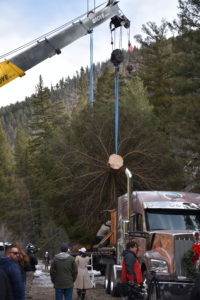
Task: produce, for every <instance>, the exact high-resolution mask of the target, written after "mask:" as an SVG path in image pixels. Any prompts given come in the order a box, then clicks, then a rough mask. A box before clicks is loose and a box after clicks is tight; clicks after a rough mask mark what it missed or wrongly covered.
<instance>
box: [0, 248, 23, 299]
mask: <svg viewBox="0 0 200 300" xmlns="http://www.w3.org/2000/svg"><path fill="white" fill-rule="evenodd" d="M18 257H19V250H18V248H16V247H13V246H12V245H11V246H8V247H7V248H6V250H5V257H2V258H1V259H0V269H3V271H4V272H5V273H6V275H7V277H8V279H9V282H10V287H11V290H12V295H13V300H25V287H24V281H23V277H22V273H21V270H20V266H19V264H18Z"/></svg>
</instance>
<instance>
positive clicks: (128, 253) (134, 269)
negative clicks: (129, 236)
mask: <svg viewBox="0 0 200 300" xmlns="http://www.w3.org/2000/svg"><path fill="white" fill-rule="evenodd" d="M137 252H138V245H137V243H136V242H129V243H127V244H126V250H125V251H124V252H123V254H122V255H123V261H122V278H121V281H122V283H126V282H129V283H131V284H135V285H136V286H140V285H142V282H143V278H142V272H141V268H140V264H139V261H138V258H137ZM131 299H132V298H131V297H129V298H128V300H131Z"/></svg>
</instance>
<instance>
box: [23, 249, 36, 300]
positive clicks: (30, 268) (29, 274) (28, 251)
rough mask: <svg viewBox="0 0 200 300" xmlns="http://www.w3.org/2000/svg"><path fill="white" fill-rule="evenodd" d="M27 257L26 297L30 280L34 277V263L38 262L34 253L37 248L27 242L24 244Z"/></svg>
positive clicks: (28, 293) (28, 292)
mask: <svg viewBox="0 0 200 300" xmlns="http://www.w3.org/2000/svg"><path fill="white" fill-rule="evenodd" d="M24 252H25V253H26V254H27V255H28V257H29V263H28V265H27V266H26V269H25V270H26V297H27V299H28V298H29V297H30V291H31V287H32V282H33V278H34V272H35V271H36V265H37V264H38V260H37V257H36V255H35V253H36V252H37V248H36V247H35V246H34V245H33V244H32V243H29V244H28V245H27V246H26V250H25V251H24Z"/></svg>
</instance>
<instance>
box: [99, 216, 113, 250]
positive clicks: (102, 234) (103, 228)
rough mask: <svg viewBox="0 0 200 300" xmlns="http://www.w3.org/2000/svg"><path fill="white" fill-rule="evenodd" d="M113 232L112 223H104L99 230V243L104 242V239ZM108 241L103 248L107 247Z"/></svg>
mask: <svg viewBox="0 0 200 300" xmlns="http://www.w3.org/2000/svg"><path fill="white" fill-rule="evenodd" d="M110 231H111V221H110V220H108V221H107V222H106V223H103V224H102V225H101V227H100V228H99V230H98V231H97V238H98V240H99V241H101V240H103V239H104V237H105V236H106V235H107V234H108V233H109V232H110ZM107 244H108V240H107V241H105V242H104V243H103V244H102V245H101V246H102V247H106V246H107Z"/></svg>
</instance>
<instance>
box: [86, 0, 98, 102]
mask: <svg viewBox="0 0 200 300" xmlns="http://www.w3.org/2000/svg"><path fill="white" fill-rule="evenodd" d="M95 4H96V3H95V0H94V9H93V11H92V12H94V11H95V6H96V5H95ZM87 11H88V15H89V13H90V10H89V0H87ZM93 65H94V63H93V30H92V31H91V32H90V106H91V107H92V106H93V104H94V78H93V75H94V74H93V72H94V70H93Z"/></svg>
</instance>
